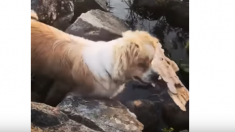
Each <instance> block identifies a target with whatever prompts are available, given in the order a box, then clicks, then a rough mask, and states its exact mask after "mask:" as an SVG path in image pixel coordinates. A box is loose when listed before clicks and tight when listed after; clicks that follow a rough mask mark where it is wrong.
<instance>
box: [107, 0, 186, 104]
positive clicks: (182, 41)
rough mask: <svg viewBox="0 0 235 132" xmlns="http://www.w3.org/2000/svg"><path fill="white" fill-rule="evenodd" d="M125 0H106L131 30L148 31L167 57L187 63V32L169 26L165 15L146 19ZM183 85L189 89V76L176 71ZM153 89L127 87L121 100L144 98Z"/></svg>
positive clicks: (151, 92) (114, 12)
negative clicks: (161, 46) (158, 42)
mask: <svg viewBox="0 0 235 132" xmlns="http://www.w3.org/2000/svg"><path fill="white" fill-rule="evenodd" d="M126 1H127V0H108V5H109V6H110V12H112V13H113V14H114V15H115V16H116V17H118V18H120V19H122V20H124V21H125V22H126V24H127V25H128V26H129V27H130V28H131V29H132V30H144V31H148V32H149V33H150V34H152V35H153V36H156V37H157V38H158V39H160V42H161V44H162V45H163V48H164V50H165V53H166V55H167V56H168V57H170V58H171V59H172V60H174V61H175V62H176V63H177V64H178V62H179V61H181V62H182V63H187V64H188V63H189V55H188V54H187V50H186V49H185V45H186V41H188V40H189V32H188V31H187V30H184V29H182V28H179V27H175V26H174V27H173V26H171V25H170V24H169V23H168V22H167V21H166V17H165V16H163V15H162V16H159V18H158V19H156V20H151V19H147V18H146V17H147V16H146V17H143V15H142V16H140V15H138V14H140V13H136V12H134V11H133V10H131V9H130V8H129V5H130V4H128V3H127V2H126ZM177 74H178V76H179V77H180V79H181V81H182V82H183V83H184V85H185V86H186V87H187V88H188V89H189V76H188V74H185V73H182V72H181V71H180V72H178V73H177ZM153 93H154V92H153V91H150V90H145V89H134V90H133V89H132V88H130V87H128V88H127V89H126V90H125V91H124V92H123V94H122V95H120V96H121V99H123V100H135V99H144V98H147V97H148V96H149V95H151V94H153Z"/></svg>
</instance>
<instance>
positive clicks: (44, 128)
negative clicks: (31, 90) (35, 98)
mask: <svg viewBox="0 0 235 132" xmlns="http://www.w3.org/2000/svg"><path fill="white" fill-rule="evenodd" d="M53 109H54V108H53V107H51V106H48V105H45V104H40V103H35V102H31V131H32V132H51V131H54V132H55V131H60V132H78V131H80V132H98V131H96V130H93V129H91V128H88V127H86V126H85V125H82V124H81V123H78V122H76V121H73V120H71V119H69V118H68V116H67V115H66V114H64V113H63V112H58V113H55V112H53Z"/></svg>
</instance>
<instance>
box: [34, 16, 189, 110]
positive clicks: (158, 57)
mask: <svg viewBox="0 0 235 132" xmlns="http://www.w3.org/2000/svg"><path fill="white" fill-rule="evenodd" d="M177 71H178V67H177V65H176V64H175V62H173V61H171V60H170V59H169V58H167V57H166V56H165V55H164V50H163V49H162V46H161V44H160V42H159V40H158V39H157V38H155V37H153V36H151V35H150V34H149V33H147V32H145V31H126V32H123V33H122V37H120V38H117V39H114V40H111V41H91V40H88V39H85V38H82V37H79V36H74V35H71V34H68V33H65V32H63V31H61V30H59V29H56V28H54V27H52V26H49V25H46V24H44V23H41V22H39V21H38V16H37V14H36V13H35V12H31V72H32V74H41V75H45V76H48V77H50V78H53V79H54V80H56V82H55V83H54V85H53V86H52V88H51V90H50V91H49V93H48V95H47V97H46V99H45V103H47V104H50V103H51V104H52V103H53V104H54V105H56V104H57V103H59V100H60V99H61V98H63V97H64V96H65V95H66V94H70V93H73V94H76V95H78V96H81V97H92V98H109V99H112V98H114V97H115V96H116V95H118V94H119V93H121V92H122V91H123V89H124V88H125V86H124V84H125V83H127V82H128V81H130V80H135V81H138V82H140V83H141V84H151V83H155V82H156V78H158V77H159V78H158V79H162V80H164V81H165V82H166V84H167V85H168V88H169V90H168V91H169V94H170V96H171V98H172V99H173V100H174V101H175V103H176V104H177V105H178V106H179V107H180V108H181V109H182V110H186V109H185V104H186V102H187V101H188V99H189V95H188V91H187V90H186V89H185V87H184V86H183V84H182V83H181V81H180V80H179V78H178V77H177V75H176V73H175V72H177Z"/></svg>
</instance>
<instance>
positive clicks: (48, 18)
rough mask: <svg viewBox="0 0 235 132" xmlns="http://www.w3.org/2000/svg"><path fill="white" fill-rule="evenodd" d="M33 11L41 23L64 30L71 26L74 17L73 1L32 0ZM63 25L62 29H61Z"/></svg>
mask: <svg viewBox="0 0 235 132" xmlns="http://www.w3.org/2000/svg"><path fill="white" fill-rule="evenodd" d="M31 9H32V10H34V11H35V12H36V13H37V15H38V17H39V21H41V22H43V23H46V24H48V25H52V26H55V25H54V23H56V26H55V27H57V28H59V29H61V30H63V29H64V28H66V27H68V26H69V22H70V21H71V19H72V17H73V15H74V3H73V0H31ZM61 25H63V26H62V27H60V26H61Z"/></svg>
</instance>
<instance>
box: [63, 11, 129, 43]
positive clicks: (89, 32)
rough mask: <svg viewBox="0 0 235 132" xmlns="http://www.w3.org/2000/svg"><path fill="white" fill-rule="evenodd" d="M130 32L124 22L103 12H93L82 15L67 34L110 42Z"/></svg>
mask: <svg viewBox="0 0 235 132" xmlns="http://www.w3.org/2000/svg"><path fill="white" fill-rule="evenodd" d="M126 30H128V28H127V26H126V25H125V24H124V21H122V20H120V19H118V18H117V17H115V16H113V15H112V14H111V13H107V12H104V11H101V10H91V11H88V12H86V13H82V14H81V15H80V16H79V17H78V18H77V20H76V21H75V22H74V23H73V24H72V25H70V26H69V27H68V28H67V29H66V32H67V33H70V34H73V35H76V36H80V37H84V38H87V39H91V40H94V41H98V40H103V41H109V40H112V39H115V38H118V37H120V36H121V34H122V32H124V31H126Z"/></svg>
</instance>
